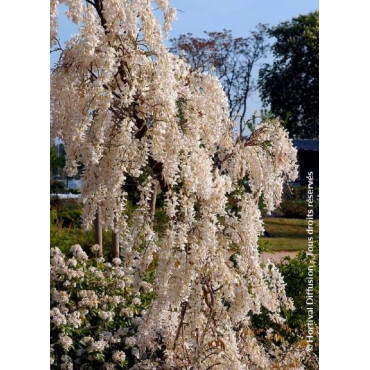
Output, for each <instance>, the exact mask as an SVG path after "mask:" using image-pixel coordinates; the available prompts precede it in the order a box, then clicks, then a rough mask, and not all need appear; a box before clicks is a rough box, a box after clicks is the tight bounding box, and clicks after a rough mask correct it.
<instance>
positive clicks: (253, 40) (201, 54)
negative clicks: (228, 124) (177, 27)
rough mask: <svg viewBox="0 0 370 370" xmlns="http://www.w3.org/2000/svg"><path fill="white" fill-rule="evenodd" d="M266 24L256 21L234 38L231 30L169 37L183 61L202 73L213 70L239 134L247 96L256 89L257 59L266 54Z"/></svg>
mask: <svg viewBox="0 0 370 370" xmlns="http://www.w3.org/2000/svg"><path fill="white" fill-rule="evenodd" d="M266 31H267V26H266V25H263V24H259V25H258V26H257V27H256V29H255V30H254V31H251V32H250V36H248V37H237V38H234V37H233V35H232V32H231V31H229V30H223V31H222V32H205V34H206V37H204V38H201V37H194V36H193V34H191V33H188V34H186V35H180V36H179V37H178V38H173V39H171V42H172V48H171V50H172V51H173V52H174V53H176V54H179V55H182V54H183V55H185V57H186V59H187V61H188V62H189V63H190V64H191V65H192V66H193V67H194V68H196V69H199V70H200V71H202V72H205V71H207V72H210V73H214V74H215V75H216V76H217V77H218V78H219V79H220V81H221V83H222V86H223V88H224V91H225V94H226V96H227V99H228V102H229V107H230V117H231V118H232V119H233V120H235V121H237V122H239V133H240V135H242V134H243V132H244V130H245V128H246V127H247V122H246V120H245V119H246V114H247V106H248V100H249V98H250V95H251V94H252V93H253V92H254V91H255V89H256V83H255V81H254V78H253V74H254V71H255V68H256V66H257V62H258V61H259V60H261V59H262V58H263V57H265V55H266V51H267V48H268V45H267V43H266Z"/></svg>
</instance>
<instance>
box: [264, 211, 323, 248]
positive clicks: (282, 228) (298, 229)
mask: <svg viewBox="0 0 370 370" xmlns="http://www.w3.org/2000/svg"><path fill="white" fill-rule="evenodd" d="M264 222H265V229H266V231H267V233H268V234H269V235H270V237H267V236H263V237H261V238H260V239H261V241H262V243H263V244H264V245H267V246H268V247H270V248H271V249H272V250H274V251H283V250H284V251H299V250H303V249H306V248H307V236H308V235H307V231H306V229H307V220H305V219H297V218H280V217H276V218H275V217H266V218H265V219H264ZM318 234H319V220H314V237H315V236H318Z"/></svg>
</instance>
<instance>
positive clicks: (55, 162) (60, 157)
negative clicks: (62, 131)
mask: <svg viewBox="0 0 370 370" xmlns="http://www.w3.org/2000/svg"><path fill="white" fill-rule="evenodd" d="M65 164H66V161H65V152H64V151H63V152H62V153H58V148H57V147H56V146H54V145H53V146H51V147H50V171H51V172H52V174H53V175H60V174H61V172H62V171H63V168H64V166H65Z"/></svg>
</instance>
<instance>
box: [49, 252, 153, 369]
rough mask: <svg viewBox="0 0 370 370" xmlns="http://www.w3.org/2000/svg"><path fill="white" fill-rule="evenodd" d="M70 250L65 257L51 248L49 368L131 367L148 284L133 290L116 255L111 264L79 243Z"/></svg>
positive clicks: (136, 352) (134, 356)
mask: <svg viewBox="0 0 370 370" xmlns="http://www.w3.org/2000/svg"><path fill="white" fill-rule="evenodd" d="M95 248H96V247H95V246H93V247H92V250H93V251H94V250H95V251H96V249H95ZM71 252H72V256H71V257H70V258H68V257H66V256H65V255H64V254H63V253H62V252H61V251H60V250H59V249H58V248H52V249H51V311H50V317H51V367H52V368H53V369H68V370H72V369H75V368H81V369H82V368H84V369H91V368H93V369H125V368H128V367H129V366H132V365H133V364H134V363H135V361H137V358H136V357H137V355H138V350H137V348H136V339H135V334H136V331H137V326H138V325H139V324H140V323H141V318H140V315H141V313H142V312H143V310H145V308H146V307H147V306H148V304H149V303H150V302H151V300H152V293H151V292H150V291H151V285H150V284H149V283H143V284H142V285H141V287H140V289H139V291H135V290H133V288H132V287H131V281H130V279H129V278H128V277H126V276H125V273H124V272H123V269H122V267H121V260H120V259H118V258H116V259H114V260H113V261H112V263H106V262H104V259H102V258H88V256H87V254H86V253H85V252H84V251H83V250H82V248H81V247H80V246H79V245H74V246H72V247H71Z"/></svg>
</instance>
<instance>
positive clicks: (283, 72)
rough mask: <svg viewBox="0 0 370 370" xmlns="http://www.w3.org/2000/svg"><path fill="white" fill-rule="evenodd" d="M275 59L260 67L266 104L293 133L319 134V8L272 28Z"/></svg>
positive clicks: (294, 135)
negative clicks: (270, 63) (274, 40)
mask: <svg viewBox="0 0 370 370" xmlns="http://www.w3.org/2000/svg"><path fill="white" fill-rule="evenodd" d="M268 33H269V35H270V37H274V38H275V39H276V42H275V44H274V45H273V46H272V51H273V55H274V62H273V64H272V65H269V64H265V65H264V67H263V68H262V69H261V70H260V74H259V87H260V92H261V98H262V101H263V102H264V104H265V106H267V105H270V107H271V111H272V113H273V114H275V115H276V116H279V117H281V118H282V119H283V120H285V123H286V127H287V129H288V131H289V133H290V135H291V136H292V137H297V138H316V137H318V136H319V12H318V11H316V12H313V13H309V14H307V15H300V16H298V17H296V18H293V19H292V20H291V21H289V22H283V23H280V24H279V25H278V26H276V27H273V28H271V29H270V30H269V32H268Z"/></svg>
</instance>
